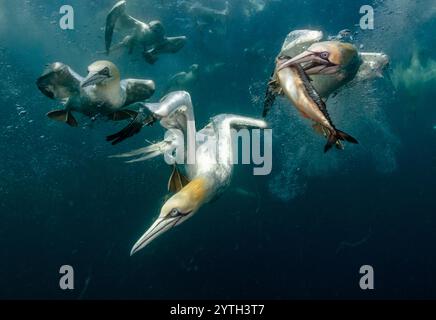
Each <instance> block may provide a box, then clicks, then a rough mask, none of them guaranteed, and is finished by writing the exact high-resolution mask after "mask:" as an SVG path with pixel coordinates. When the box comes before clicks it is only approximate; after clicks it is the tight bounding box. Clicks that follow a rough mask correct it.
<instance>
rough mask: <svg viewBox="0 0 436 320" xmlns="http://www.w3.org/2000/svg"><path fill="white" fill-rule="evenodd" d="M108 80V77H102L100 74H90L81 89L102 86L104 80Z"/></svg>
mask: <svg viewBox="0 0 436 320" xmlns="http://www.w3.org/2000/svg"><path fill="white" fill-rule="evenodd" d="M106 79H107V76H104V75H101V74H99V73H90V74H88V76H87V77H86V78H85V79H84V80H83V81H82V83H81V87H82V88H85V87H89V86H92V85H96V84H100V83H102V82H103V81H104V80H106Z"/></svg>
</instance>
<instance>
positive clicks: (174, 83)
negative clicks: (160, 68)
mask: <svg viewBox="0 0 436 320" xmlns="http://www.w3.org/2000/svg"><path fill="white" fill-rule="evenodd" d="M199 73H200V66H199V65H198V64H193V65H191V66H190V67H189V71H182V72H179V73H177V74H175V75H173V76H172V77H171V78H170V80H169V81H168V84H167V86H166V89H165V92H170V91H176V90H188V89H190V88H191V87H192V86H193V85H194V84H195V83H196V82H197V81H198V78H199Z"/></svg>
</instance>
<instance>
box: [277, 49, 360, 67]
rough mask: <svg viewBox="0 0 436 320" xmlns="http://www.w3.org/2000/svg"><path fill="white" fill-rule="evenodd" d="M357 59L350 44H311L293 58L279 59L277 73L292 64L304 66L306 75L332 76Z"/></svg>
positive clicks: (356, 53) (354, 50) (355, 52)
mask: <svg viewBox="0 0 436 320" xmlns="http://www.w3.org/2000/svg"><path fill="white" fill-rule="evenodd" d="M357 58H358V52H357V48H356V47H355V46H353V45H352V44H350V43H344V42H339V41H323V42H317V43H314V44H312V45H311V46H310V47H309V48H308V49H307V50H306V51H304V52H302V53H300V54H299V55H297V56H296V57H294V58H285V59H280V60H279V62H278V66H277V71H280V70H282V69H284V68H287V67H289V66H290V65H293V64H304V66H303V67H304V70H305V71H306V73H307V74H334V73H337V72H338V71H340V70H342V69H346V68H347V67H348V66H349V65H350V64H352V63H353V62H355V61H356V59H357Z"/></svg>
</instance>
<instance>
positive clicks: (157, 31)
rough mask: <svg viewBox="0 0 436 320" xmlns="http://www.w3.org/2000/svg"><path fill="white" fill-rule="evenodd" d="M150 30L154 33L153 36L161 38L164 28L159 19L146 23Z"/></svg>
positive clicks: (163, 34)
mask: <svg viewBox="0 0 436 320" xmlns="http://www.w3.org/2000/svg"><path fill="white" fill-rule="evenodd" d="M148 26H149V27H150V30H151V31H152V32H153V33H154V35H155V37H156V38H158V39H161V38H163V37H164V36H165V29H164V26H163V24H162V22H160V21H159V20H154V21H150V23H149V24H148Z"/></svg>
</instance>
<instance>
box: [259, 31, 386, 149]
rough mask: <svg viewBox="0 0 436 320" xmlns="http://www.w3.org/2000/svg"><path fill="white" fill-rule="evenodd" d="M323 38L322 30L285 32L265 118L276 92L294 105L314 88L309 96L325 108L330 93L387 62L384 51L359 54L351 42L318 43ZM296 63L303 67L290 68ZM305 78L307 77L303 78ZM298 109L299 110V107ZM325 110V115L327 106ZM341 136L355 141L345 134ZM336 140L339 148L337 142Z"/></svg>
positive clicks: (324, 129) (377, 71) (326, 131)
mask: <svg viewBox="0 0 436 320" xmlns="http://www.w3.org/2000/svg"><path fill="white" fill-rule="evenodd" d="M322 38H323V33H322V32H321V31H313V30H296V31H292V32H291V33H289V34H288V36H287V37H286V39H285V42H284V44H283V46H282V49H281V52H280V54H279V56H278V58H277V59H276V66H275V69H274V72H273V74H272V77H271V81H270V82H269V84H268V88H267V92H266V96H265V102H264V110H263V116H264V117H265V116H266V115H267V113H268V111H269V110H270V109H271V107H272V105H273V103H274V101H275V98H276V96H277V95H278V94H283V95H286V96H287V97H288V98H289V99H290V100H291V101H292V102H293V103H294V104H297V103H298V102H297V100H299V101H302V100H301V98H302V97H305V96H306V97H307V94H305V91H307V90H309V91H313V92H312V93H313V94H312V99H313V98H314V99H315V100H316V99H319V101H318V102H316V101H315V102H316V103H315V104H316V105H318V106H321V105H324V106H321V109H322V108H325V104H324V103H325V101H326V100H327V99H328V97H329V96H330V95H331V94H332V93H334V92H336V91H337V90H338V89H340V88H341V87H343V86H344V85H346V84H349V83H350V82H352V80H356V81H363V80H367V79H371V78H373V77H375V76H377V75H379V74H380V70H382V69H383V68H384V67H385V66H386V65H387V63H388V62H389V59H388V57H387V56H386V55H385V54H383V53H359V52H358V50H357V48H356V47H355V46H354V45H352V44H350V43H344V42H340V41H321V42H320V40H321V39H322ZM297 65H300V66H301V67H302V68H301V69H299V68H289V67H290V66H297ZM307 76H309V77H310V78H309V77H307ZM305 77H307V79H303V78H305ZM298 84H304V85H298ZM306 93H307V92H306ZM307 101H309V100H307ZM312 102H314V101H312ZM311 105H313V103H312V104H311ZM298 109H299V110H300V111H301V109H302V108H301V107H300V108H298ZM318 109H319V108H318ZM325 111H326V112H325V114H326V113H327V109H325ZM306 115H307V114H306ZM307 116H308V115H307ZM309 118H311V119H312V120H314V119H313V117H310V116H309ZM316 122H317V123H318V124H321V123H320V122H318V121H316ZM329 122H330V121H329ZM316 129H319V130H318V131H321V132H322V133H323V134H325V135H327V136H331V133H332V129H331V128H328V127H326V125H325V124H324V125H323V124H321V127H319V126H317V127H316ZM337 138H339V137H337ZM342 138H343V139H345V140H348V141H350V142H357V141H356V140H355V139H354V138H352V137H350V136H348V135H346V136H343V137H342ZM332 141H333V139H331V140H329V142H328V144H327V145H326V148H325V150H328V149H329V148H330V143H331V142H332ZM336 143H337V146H338V147H339V148H340V147H341V144H340V143H339V141H337V142H336Z"/></svg>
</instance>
